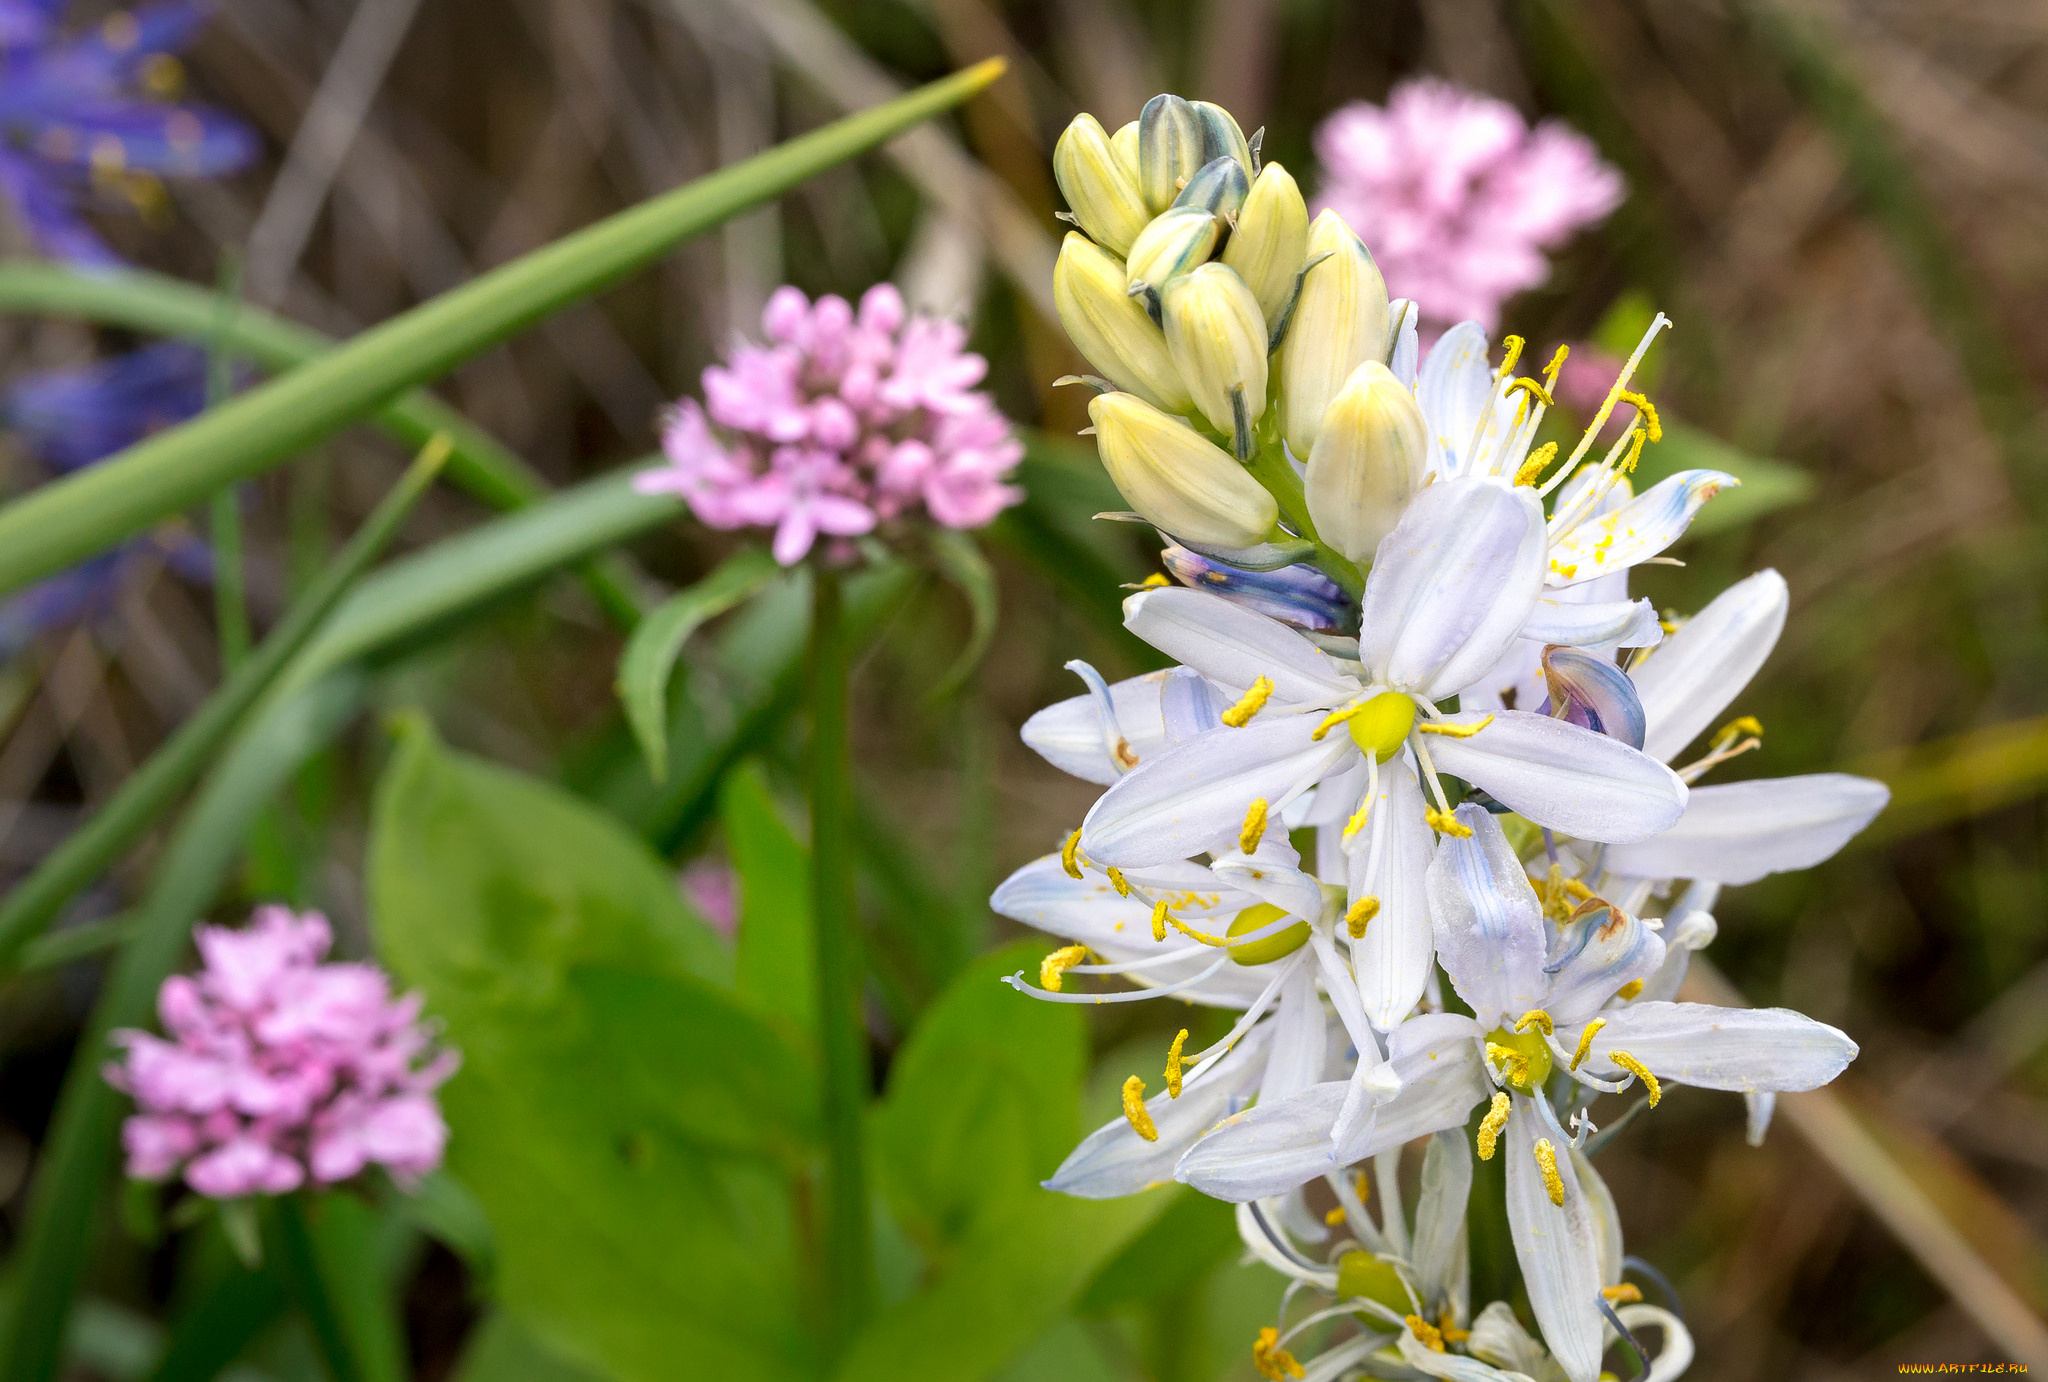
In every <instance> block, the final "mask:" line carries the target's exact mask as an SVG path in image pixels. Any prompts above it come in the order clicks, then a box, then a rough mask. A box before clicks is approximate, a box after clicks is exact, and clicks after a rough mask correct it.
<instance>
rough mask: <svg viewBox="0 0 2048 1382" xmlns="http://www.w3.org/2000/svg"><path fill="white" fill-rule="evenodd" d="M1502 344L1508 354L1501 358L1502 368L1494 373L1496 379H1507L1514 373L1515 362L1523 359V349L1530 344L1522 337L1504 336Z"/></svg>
mask: <svg viewBox="0 0 2048 1382" xmlns="http://www.w3.org/2000/svg"><path fill="white" fill-rule="evenodd" d="M1500 343H1501V345H1502V346H1503V347H1505V348H1506V350H1507V354H1505V355H1503V356H1501V359H1500V368H1499V369H1497V370H1495V371H1494V372H1493V377H1494V378H1495V379H1505V378H1507V377H1508V376H1509V375H1510V374H1512V373H1514V369H1515V362H1516V361H1518V360H1520V359H1521V358H1522V347H1523V346H1524V345H1526V344H1528V343H1527V342H1526V341H1524V340H1523V339H1522V338H1521V337H1520V336H1503V337H1502V338H1501V342H1500Z"/></svg>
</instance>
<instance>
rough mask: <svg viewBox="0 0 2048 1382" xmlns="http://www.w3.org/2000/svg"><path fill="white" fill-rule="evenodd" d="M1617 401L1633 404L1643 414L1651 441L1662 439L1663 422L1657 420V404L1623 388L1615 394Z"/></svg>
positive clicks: (1644, 423)
mask: <svg viewBox="0 0 2048 1382" xmlns="http://www.w3.org/2000/svg"><path fill="white" fill-rule="evenodd" d="M1617 401H1618V402H1622V403H1627V404H1631V405H1633V406H1634V408H1635V410H1636V411H1637V412H1639V413H1641V414H1642V415H1643V425H1644V426H1645V427H1647V428H1648V429H1649V431H1650V440H1651V441H1662V440H1664V424H1663V423H1661V422H1659V421H1658V420H1657V405H1656V404H1654V403H1652V402H1651V401H1650V400H1649V398H1648V397H1647V396H1645V395H1643V394H1639V393H1636V392H1634V391H1632V390H1628V389H1624V390H1622V392H1621V393H1620V394H1619V395H1617ZM1638 449H1640V448H1638Z"/></svg>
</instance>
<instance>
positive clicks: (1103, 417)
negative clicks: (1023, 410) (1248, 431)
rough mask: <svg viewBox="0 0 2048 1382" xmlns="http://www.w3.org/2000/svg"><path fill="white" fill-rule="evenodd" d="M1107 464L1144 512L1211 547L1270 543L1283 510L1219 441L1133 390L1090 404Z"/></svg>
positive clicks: (1167, 529)
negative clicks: (1271, 534)
mask: <svg viewBox="0 0 2048 1382" xmlns="http://www.w3.org/2000/svg"><path fill="white" fill-rule="evenodd" d="M1088 418H1089V421H1091V422H1093V423H1094V424H1095V447H1096V450H1097V451H1098V452H1099V453H1100V454H1101V456H1102V468H1103V469H1104V470H1107V471H1108V472H1109V478H1110V479H1111V480H1112V481H1113V482H1114V483H1115V484H1116V487H1117V490H1118V491H1119V492H1120V493H1122V495H1123V497H1124V498H1125V500H1126V501H1128V502H1129V504H1130V506H1131V507H1132V508H1133V509H1135V510H1137V512H1138V514H1139V516H1141V517H1142V518H1144V520H1145V521H1146V522H1148V523H1150V524H1152V525H1153V526H1154V527H1156V528H1158V529H1160V530H1161V531H1162V532H1165V533H1167V534H1170V535H1171V536H1173V537H1177V538H1179V539H1181V540H1182V541H1183V542H1192V543H1195V544H1196V545H1198V546H1205V547H1250V546H1253V545H1254V544H1256V543H1259V542H1263V541H1265V539H1266V536H1267V535H1268V534H1269V533H1271V532H1272V530H1273V524H1274V522H1275V521H1276V520H1277V519H1278V518H1279V516H1280V508H1279V505H1277V504H1275V503H1274V502H1273V496H1272V495H1270V494H1268V493H1267V492H1266V489H1265V486H1263V485H1261V484H1260V483H1259V482H1258V481H1257V480H1254V479H1253V478H1252V477H1251V474H1250V473H1249V472H1248V471H1246V470H1245V468H1244V467H1243V466H1241V465H1239V464H1238V463H1237V462H1236V461H1234V460H1232V459H1231V458H1230V456H1229V455H1228V453H1226V452H1224V451H1223V450H1222V449H1221V448H1220V447H1218V446H1217V445H1216V444H1215V443H1214V442H1211V441H1210V440H1209V439H1208V438H1206V437H1204V436H1202V435H1201V434H1200V433H1199V432H1197V431H1195V429H1194V428H1192V427H1190V426H1188V424H1187V423H1186V422H1185V421H1183V420H1182V419H1180V418H1177V417H1174V416H1173V415H1172V414H1170V413H1162V412H1160V411H1159V410H1158V409H1157V408H1155V407H1153V406H1152V405H1151V404H1149V403H1147V402H1145V401H1144V400H1143V399H1141V398H1138V397H1136V396H1134V395H1132V394H1127V393H1106V394H1101V395H1099V396H1097V397H1096V399H1095V400H1094V401H1093V402H1091V403H1090V404H1089V405H1088Z"/></svg>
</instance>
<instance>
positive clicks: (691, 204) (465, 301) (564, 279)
mask: <svg viewBox="0 0 2048 1382" xmlns="http://www.w3.org/2000/svg"><path fill="white" fill-rule="evenodd" d="M1002 69H1003V64H1002V62H1001V61H1000V60H998V59H991V60H990V61H988V62H984V63H981V64H978V65H977V66H975V67H972V68H969V69H968V70H967V71H965V72H961V73H958V74H956V75H954V76H952V77H948V78H946V79H944V80H942V81H937V82H933V83H931V84H930V85H928V86H924V87H921V88H919V89H918V90H917V91H914V92H911V93H910V94H909V95H906V96H904V97H901V98H900V99H898V100H894V101H890V102H888V103H887V104H885V105H881V106H877V107H875V108H873V109H871V110H867V111H863V112H862V113H861V114H859V115H854V116H849V117H848V118H846V119H844V120H839V121H835V122H834V123H832V124H830V125H827V126H826V127H824V128H823V129H820V130H816V131H814V132H812V133H811V134H807V135H804V136H803V137H801V138H798V139H794V140H791V141H790V142H788V143H786V144H783V145H781V146H779V147H777V148H774V149H771V150H769V151H768V152H767V153H764V154H761V155H759V156H758V157H755V158H751V159H748V160H747V161H745V162H744V163H739V164H735V165H734V166H732V167H730V168H726V169H723V170H721V171H720V172H717V173H714V174H712V175H710V176H709V177H705V178H700V179H698V180H697V181H695V182H692V183H690V184H688V185H687V186H684V187H681V188H678V189H676V190H675V191H673V192H670V193H667V194H666V195H664V196H660V197H656V198H654V199H652V200H651V201H647V202H644V203H642V204H641V205H639V206H636V207H633V208H631V209H629V210H626V211H623V212H620V213H619V214H617V215H615V216H611V217H609V218H607V219H605V220H603V221H600V222H598V223H597V224H596V225H594V226H590V227H588V228H586V229H584V230H581V231H578V232H577V233H576V234H574V235H570V236H567V237H565V238H563V239H561V240H558V241H556V242H555V243H553V244H551V245H548V246H546V247H545V248H543V249H539V250H536V251H534V252H533V253H532V254H529V255H526V256H524V257H522V258H520V259H517V260H514V261H513V262H512V263H510V264H507V265H505V266H504V267H502V268H499V269H494V270H492V271H491V272H490V273H487V274H485V275H483V276H482V277H480V278H477V279H475V280H473V281H472V282H470V283H467V284H464V285H463V286H462V287H460V288H456V289H453V290H451V291H450V292H447V293H444V294H442V295H441V296H440V297H437V298H434V299H432V300H431V301H428V302H426V303H423V304H421V305H420V306H418V307H416V308H414V309H412V310H411V311H409V312H406V313H404V314H402V315H400V316H398V317H395V318H393V319H391V320H390V321H387V322H385V323H384V324H382V325H381V326H377V327H374V328H372V329H371V330H369V331H366V332H364V333H363V334H362V335H360V336H357V337H356V338H354V339H353V340H351V341H350V342H349V343H348V344H347V345H344V346H341V347H340V348H338V349H336V350H334V351H331V352H329V353H328V354H326V355H323V356H321V357H319V358H318V359H316V360H313V361H311V362H309V363H308V364H306V365H304V366H302V367H300V368H299V369H296V370H293V371H292V372H291V373H289V374H286V375H283V376H281V377H280V378H277V379H273V380H271V381H270V382H269V383H267V384H264V385H262V386H260V387H258V388H255V389H252V390H250V391H249V392H247V393H245V394H242V395H241V396H240V397H238V398H236V399H234V400H233V401H232V402H230V403H227V404H225V405H223V406H222V407H220V408H217V409H213V410H211V411H209V412H206V413H203V414H201V415H200V416H199V417H197V418H194V419H193V420H192V421H190V422H187V423H185V424H184V425H183V426H180V427H175V428H171V429H169V430H167V431H163V432H159V433H157V434H156V435H155V436H152V437H150V438H147V439H146V440H144V441H142V442H139V443H137V444H136V445H134V446H132V447H129V448H128V449H127V450H126V451H124V452H121V453H120V454H118V455H116V456H113V457H110V458H109V459H107V460H105V461H103V462H101V463H100V464H98V465H95V466H92V467H91V468H89V469H87V470H83V471H80V472H78V473H76V474H74V475H71V476H69V477H67V478H65V479H62V480H58V481H55V482H53V483H51V484H49V485H45V486H44V487H43V488H41V489H39V490H36V491H35V492H33V493H31V494H29V495H27V496H26V497H24V498H22V499H19V500H17V501H15V502H14V503H13V504H10V505H8V506H7V507H6V508H4V509H0V593H5V592H7V591H11V590H17V589H19V588H21V587H22V586H24V585H27V584H28V583H29V582H31V581H34V580H36V579H38V578H40V577H43V576H47V575H51V574H52V573H54V572H57V571H60V570H62V569H63V568H65V567H66V566H69V565H71V564H72V563H73V562H76V561H78V560H80V559H81V558H84V557H88V556H91V555H92V554H94V553H95V552H98V551H101V550H103V549H105V548H107V547H109V546H112V545H113V544H114V543H116V542H118V541H120V540H121V539H122V538H125V537H128V536H131V535H132V534H134V533H137V532H140V531H141V530H143V529H144V528H147V527H148V526H149V525H150V524H152V523H155V522H158V521H159V520H161V519H164V518H167V517H169V516H170V515H172V514H175V513H179V512H182V511H183V510H185V509H187V508H190V507H192V506H193V505H194V504H196V503H198V502H199V501H201V500H203V499H205V498H206V497H207V496H209V495H211V494H212V493H213V492H214V491H215V490H218V489H221V488H223V487H224V486H227V485H230V484H232V483H234V482H235V481H237V480H242V479H246V478H248V477H250V476H253V475H257V474H260V473H261V472H262V471H264V470H265V469H267V468H269V467H271V466H273V465H276V464H277V463H279V462H281V461H283V460H285V459H287V458H289V457H291V456H293V455H295V454H297V453H298V452H300V451H302V450H304V449H305V448H306V447H308V446H310V445H312V444H314V443H316V442H318V441H320V440H322V439H324V438H325V437H327V436H330V435H332V434H333V433H334V432H335V431H337V430H339V429H340V428H342V427H344V426H346V425H348V424H349V423H351V422H354V421H355V420H357V419H358V418H361V417H363V416H365V415H367V414H369V413H371V412H374V411H375V410H376V409H377V408H379V407H380V406H382V405H383V404H385V403H386V402H388V401H389V400H391V399H392V398H393V397H395V396H396V395H398V394H399V393H402V392H403V391H405V390H406V389H409V388H412V387H414V386H416V385H418V384H421V383H424V382H426V381H428V380H431V379H434V378H436V377H438V376H440V375H441V374H443V373H445V372H447V371H448V370H450V369H452V368H454V367H455V366H456V365H458V364H460V363H462V362H463V361H464V360H467V359H469V358H471V357H472V356H474V355H476V354H478V353H479V352H481V351H483V350H485V349H487V348H489V347H490V346H493V345H495V344H497V343H498V342H500V341H503V340H506V339H508V338H510V337H512V336H514V335H516V334H518V333H519V332H520V331H521V330H523V329H525V328H526V327H529V326H531V325H533V324H534V323H535V322H537V321H540V320H542V319H544V318H546V317H548V316H550V315H551V314H553V313H556V312H559V311H561V310H562V309H563V308H566V307H569V306H571V305H573V304H575V303H577V302H581V301H584V300H586V299H588V298H590V297H592V296H594V295H595V294H597V293H599V292H602V291H603V290H605V289H606V288H609V287H611V286H613V285H614V284H616V283H618V282H619V281H620V280H622V279H624V278H625V277H626V276H627V275H629V274H631V273H632V272H633V271H634V270H636V269H638V268H641V267H642V266H644V265H646V264H647V263H649V262H651V261H652V260H653V259H655V258H656V257H657V256H658V255H660V254H661V253H663V252H664V251H666V250H668V249H670V248H671V247H673V246H674V245H675V244H676V243H677V242H679V241H681V240H683V239H685V238H687V237H689V236H691V235H694V234H697V233H698V232H701V231H703V230H706V229H709V228H711V227H712V226H716V225H719V224H721V223H723V222H724V221H726V220H728V219H730V218H731V217H733V216H734V215H736V214H738V213H739V212H741V211H744V210H745V209H747V208H748V207H750V206H753V205H755V204H757V203H759V202H761V201H764V200H766V199H767V198H769V197H772V196H775V195H776V194H778V193H780V192H782V191H785V190H787V189H788V188H790V187H793V186H795V185H796V184H798V183H800V182H802V181H804V180H805V179H806V178H809V177H811V176H813V175H814V174H816V173H819V172H822V171H824V170H825V169H827V168H830V167H832V166H834V165H836V164H839V163H842V162H844V161H846V160H847V159H849V158H852V157H854V156H855V155H857V154H859V153H861V152H863V151H865V150H867V149H870V148H872V147H874V146H875V145H877V144H879V143H881V142H882V141H883V140H885V139H887V138H889V137H890V136H891V135H893V134H896V133H898V132H900V131H902V130H904V129H906V128H908V127H909V126H911V125H914V124H916V123H918V122H919V121H921V120H924V119H927V118H929V117H930V116H932V115H935V114H937V113H939V112H940V111H943V110H946V109H949V108H950V107H952V106H955V105H958V104H959V103H960V102H962V101H965V100H967V99H968V98H969V97H971V96H973V95H974V94H975V93H976V92H978V91H980V90H982V89H983V88H984V87H986V86H987V85H988V84H989V83H990V82H992V81H994V80H995V79H996V77H998V76H999V75H1001V72H1002Z"/></svg>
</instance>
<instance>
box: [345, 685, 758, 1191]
mask: <svg viewBox="0 0 2048 1382" xmlns="http://www.w3.org/2000/svg"><path fill="white" fill-rule="evenodd" d="M397 733H398V744H397V750H396V752H395V753H394V754H393V756H392V760H391V763H390V765H389V766H388V767H387V768H386V769H385V771H384V776H383V780H382V781H381V782H380V783H379V784H378V789H377V803H376V812H375V819H374V821H373V824H372V830H371V840H370V864H369V872H370V878H371V895H372V900H373V903H374V908H375V917H376V934H377V943H378V948H379V950H380V951H381V952H382V954H383V955H384V958H385V960H386V962H387V963H389V964H390V965H391V966H392V968H394V969H395V970H397V971H398V972H399V973H400V974H402V975H403V976H405V978H406V980H407V981H408V982H410V983H414V984H417V985H419V986H421V987H422V988H424V989H425V990H426V991H427V993H428V994H429V995H430V996H432V997H434V1000H435V1007H436V1011H438V1012H439V1013H440V1015H441V1016H442V1017H444V1018H446V1019H447V1020H448V1021H449V1022H450V1023H451V1024H457V1025H462V1024H464V1023H465V1022H466V1019H467V1017H468V1014H467V1013H465V1012H460V1011H456V1010H454V1009H452V1008H450V1007H449V1006H448V1004H462V1005H465V1006H471V1005H473V1006H475V1007H478V1008H489V1009H494V1010H496V1009H504V1010H511V1011H517V1010H520V1009H522V1008H523V1009H526V1010H529V1011H531V1012H533V1013H535V1014H538V1013H543V1012H546V1011H548V1010H549V1009H550V1008H551V1007H552V1006H553V1005H555V1004H557V1003H559V1002H560V1001H561V999H562V987H563V985H564V984H565V983H566V982H567V974H568V970H569V968H570V967H571V966H572V965H578V964H614V965H620V966H623V967H628V968H638V969H642V970H646V971H649V972H667V973H678V974H694V975H697V976H699V977H702V978H706V979H709V980H711V981H712V982H713V983H718V984H727V983H730V982H731V979H732V956H731V953H730V952H729V951H727V950H726V948H725V946H724V944H723V943H722V942H721V941H720V940H719V938H718V936H717V935H716V934H715V933H714V932H712V931H711V929H710V928H709V927H707V926H706V925H704V923H703V922H701V921H700V920H698V919H697V918H696V917H694V916H692V915H691V914H690V912H689V909H688V908H687V907H685V906H684V905H683V902H682V898H681V895H680V893H679V892H678V891H677V888H676V881H675V878H674V876H673V875H672V874H671V873H670V872H669V870H668V868H667V866H665V865H664V864H663V863H662V862H661V861H660V860H659V859H657V858H656V857H655V856H654V855H653V853H651V852H650V851H649V850H648V848H647V846H646V845H644V844H642V843H641V842H640V841H639V840H638V839H636V838H634V837H633V836H632V835H630V834H628V833H627V832H626V831H624V830H621V829H620V828H619V827H618V825H617V824H616V823H615V822H614V821H612V819H611V818H610V817H608V816H605V815H603V814H602V813H600V812H598V811H595V810H592V809H591V808H590V807H589V806H588V805H586V804H584V803H583V802H581V801H578V800H577V799H576V798H574V797H572V796H570V795H568V794H567V793H565V792H563V791H562V790H561V789H560V788H557V787H552V786H549V785H548V784H546V783H543V782H540V781H537V780H535V779H533V778H530V777H526V776H524V775H522V774H520V773H515V772H512V771H509V770H508V769H505V768H500V767H497V766H495V765H493V764H489V763H485V762H482V761H480V760H478V759H474V758H470V757H467V756H466V755H463V754H458V753H453V752H450V751H449V750H447V749H446V748H444V747H442V745H441V743H440V741H439V739H438V738H437V737H436V736H435V734H434V731H433V728H432V727H431V726H430V725H428V724H427V723H426V721H425V720H424V719H423V718H421V717H419V716H417V715H415V716H408V717H406V718H404V719H402V720H401V721H400V722H399V724H398V726H397ZM444 994H445V995H446V997H445V998H443V997H441V995H444ZM489 1030H490V1031H491V1033H492V1034H493V1035H494V1036H495V1035H496V1034H497V1029H496V1028H495V1027H493V1028H490V1029H489ZM508 1035H509V1034H508ZM472 1054H475V1053H472ZM475 1188H477V1187H472V1189H475ZM479 1193H481V1192H479Z"/></svg>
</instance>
